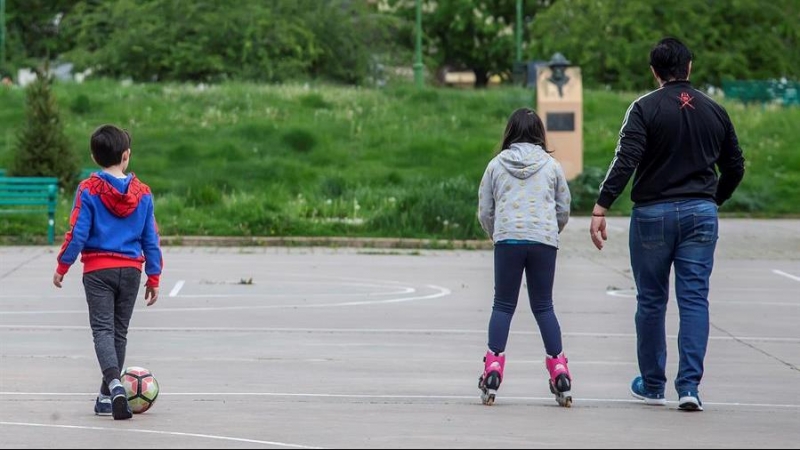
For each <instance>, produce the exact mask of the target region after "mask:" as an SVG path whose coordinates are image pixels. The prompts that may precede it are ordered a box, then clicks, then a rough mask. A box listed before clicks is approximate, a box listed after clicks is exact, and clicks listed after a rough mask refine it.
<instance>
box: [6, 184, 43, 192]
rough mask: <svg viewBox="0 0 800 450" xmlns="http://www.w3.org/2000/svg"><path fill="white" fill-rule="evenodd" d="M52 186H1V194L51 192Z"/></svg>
mask: <svg viewBox="0 0 800 450" xmlns="http://www.w3.org/2000/svg"><path fill="white" fill-rule="evenodd" d="M50 186H52V185H45V186H19V185H9V186H3V185H2V184H0V192H26V191H30V192H49V191H50V189H51V188H50Z"/></svg>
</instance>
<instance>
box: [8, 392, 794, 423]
mask: <svg viewBox="0 0 800 450" xmlns="http://www.w3.org/2000/svg"><path fill="white" fill-rule="evenodd" d="M96 395H97V393H96V392H94V393H88V392H87V393H56V392H0V397H39V396H45V397H57V396H61V397H91V396H96ZM159 396H165V397H199V398H207V397H266V398H270V397H273V398H276V397H277V398H280V397H284V398H323V399H324V398H332V399H339V398H343V399H357V400H445V401H446V400H468V401H476V399H477V398H478V397H477V396H475V395H403V394H392V395H386V394H374V395H370V394H307V393H285V392H281V393H278V392H162V393H160V394H159ZM503 399H504V400H509V401H528V402H530V401H534V402H539V401H548V402H549V401H553V397H512V396H503ZM574 400H575V402H576V403H580V402H585V403H626V404H634V405H638V404H643V403H642V401H641V400H635V399H632V398H631V399H619V398H580V397H576V398H575V399H574ZM667 403H668V404H674V405H677V404H678V402H667ZM703 404H704V405H708V406H722V407H738V408H780V409H798V410H800V404H798V405H793V404H771V403H741V402H733V403H727V402H703ZM0 423H2V422H0Z"/></svg>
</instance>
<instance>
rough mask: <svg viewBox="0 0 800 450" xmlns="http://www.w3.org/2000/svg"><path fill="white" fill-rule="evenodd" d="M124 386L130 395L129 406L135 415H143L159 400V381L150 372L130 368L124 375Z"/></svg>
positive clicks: (139, 368) (138, 368)
mask: <svg viewBox="0 0 800 450" xmlns="http://www.w3.org/2000/svg"><path fill="white" fill-rule="evenodd" d="M121 381H122V385H123V386H124V387H125V391H126V392H127V393H128V405H130V407H131V411H133V413H134V414H141V413H143V412H145V411H147V410H148V409H150V408H151V407H152V406H153V403H155V402H156V399H157V398H158V391H159V389H158V381H156V377H154V376H153V374H152V373H150V371H149V370H147V369H143V368H141V367H128V368H127V369H125V372H124V373H123V374H122V380H121Z"/></svg>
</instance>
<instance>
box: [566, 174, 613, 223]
mask: <svg viewBox="0 0 800 450" xmlns="http://www.w3.org/2000/svg"><path fill="white" fill-rule="evenodd" d="M605 176H606V172H605V171H604V170H603V169H600V168H598V167H586V168H585V169H584V170H583V173H582V174H580V175H578V177H577V178H575V179H574V180H572V181H570V182H569V191H570V194H572V213H573V214H588V213H591V212H592V209H593V208H594V205H595V203H596V202H597V197H598V196H599V195H600V183H602V182H603V179H605Z"/></svg>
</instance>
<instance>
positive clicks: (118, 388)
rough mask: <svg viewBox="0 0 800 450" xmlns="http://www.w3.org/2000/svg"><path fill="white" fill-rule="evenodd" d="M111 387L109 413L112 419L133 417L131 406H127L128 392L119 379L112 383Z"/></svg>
mask: <svg viewBox="0 0 800 450" xmlns="http://www.w3.org/2000/svg"><path fill="white" fill-rule="evenodd" d="M112 385H113V387H111V413H112V415H113V416H114V420H127V419H130V418H131V417H133V412H131V407H130V406H128V394H127V393H126V392H125V388H124V387H122V384H120V382H119V381H117V382H116V383H112Z"/></svg>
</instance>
